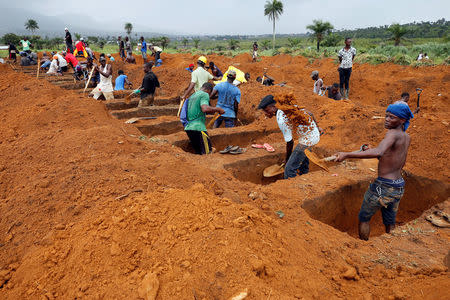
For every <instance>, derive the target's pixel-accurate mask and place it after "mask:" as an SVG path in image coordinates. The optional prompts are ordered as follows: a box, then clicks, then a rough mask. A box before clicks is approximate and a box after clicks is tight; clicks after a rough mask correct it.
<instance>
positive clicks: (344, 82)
mask: <svg viewBox="0 0 450 300" xmlns="http://www.w3.org/2000/svg"><path fill="white" fill-rule="evenodd" d="M350 75H352V68H348V69H343V68H339V87H340V88H341V89H342V88H344V86H345V89H346V90H348V89H349V86H350Z"/></svg>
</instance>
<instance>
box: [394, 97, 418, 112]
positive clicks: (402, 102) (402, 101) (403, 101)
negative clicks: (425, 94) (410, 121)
mask: <svg viewBox="0 0 450 300" xmlns="http://www.w3.org/2000/svg"><path fill="white" fill-rule="evenodd" d="M400 97H401V98H400V100H398V101H395V102H394V104H406V105H408V107H409V103H408V102H409V93H407V92H403V93H402V94H401V95H400ZM419 111H420V107H417V108H416V109H415V110H414V111H413V114H417V113H418V112H419Z"/></svg>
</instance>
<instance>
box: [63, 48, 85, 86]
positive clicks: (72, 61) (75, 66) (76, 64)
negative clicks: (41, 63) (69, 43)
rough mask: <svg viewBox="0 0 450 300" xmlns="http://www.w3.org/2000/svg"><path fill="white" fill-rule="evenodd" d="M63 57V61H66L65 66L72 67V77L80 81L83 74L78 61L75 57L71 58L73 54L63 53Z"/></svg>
mask: <svg viewBox="0 0 450 300" xmlns="http://www.w3.org/2000/svg"><path fill="white" fill-rule="evenodd" d="M63 56H64V59H65V60H66V61H67V64H70V65H72V67H73V75H74V77H75V79H76V80H80V76H81V75H83V73H82V70H81V65H80V63H79V62H78V60H77V59H76V57H75V56H73V54H71V53H66V52H63Z"/></svg>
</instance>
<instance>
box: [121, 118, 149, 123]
mask: <svg viewBox="0 0 450 300" xmlns="http://www.w3.org/2000/svg"><path fill="white" fill-rule="evenodd" d="M155 119H156V117H140V118H131V119H129V120H126V121H125V123H127V124H133V123H136V122H137V121H139V120H155Z"/></svg>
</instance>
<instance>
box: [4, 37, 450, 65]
mask: <svg viewBox="0 0 450 300" xmlns="http://www.w3.org/2000/svg"><path fill="white" fill-rule="evenodd" d="M264 40H268V39H259V40H257V41H258V44H259V46H260V51H259V54H260V56H272V55H276V54H279V53H284V54H289V55H293V56H297V55H301V56H305V57H308V58H311V59H315V58H320V57H331V58H335V57H336V56H337V52H338V51H339V49H341V48H342V45H337V46H333V47H321V48H320V51H319V52H318V51H316V43H315V41H313V40H311V39H308V38H300V39H299V44H298V45H296V46H295V47H291V46H290V43H289V40H288V38H286V37H282V38H279V39H277V42H276V49H275V50H274V51H273V50H272V48H271V45H272V43H271V41H270V40H269V41H270V44H269V46H268V47H267V48H263V47H262V45H263V41H264ZM253 42H254V40H239V46H238V48H237V49H235V50H229V49H228V45H229V43H228V41H224V40H218V41H216V40H201V41H200V43H199V47H198V49H194V48H193V46H192V42H191V43H190V44H188V45H187V46H186V47H185V46H184V45H182V43H181V42H180V41H172V42H171V43H170V44H169V47H168V48H166V49H165V50H164V52H166V53H190V54H193V55H200V54H212V53H216V54H219V55H225V56H236V55H239V54H242V53H250V50H251V48H252V44H253ZM353 46H354V47H355V48H356V49H357V51H358V55H357V57H356V58H355V60H356V62H358V63H370V64H380V63H385V62H392V63H395V64H399V65H412V66H421V65H433V64H447V65H448V64H449V63H450V55H449V53H450V42H448V41H446V40H444V39H438V38H435V39H431V38H427V39H423V38H422V39H412V40H407V41H405V44H404V45H401V46H398V47H396V46H394V45H393V42H392V41H388V40H382V39H355V40H354V41H353ZM64 47H65V46H64V44H60V45H59V46H58V47H57V49H53V50H58V51H60V50H63V49H64ZM135 47H136V46H134V49H135ZM91 49H92V50H94V51H96V52H102V53H117V52H118V46H117V45H116V44H115V43H108V44H106V45H105V46H104V47H103V48H102V49H101V48H100V47H98V45H95V44H91ZM39 51H52V50H51V49H42V50H39ZM419 52H424V53H425V52H426V53H428V56H429V57H430V59H431V61H429V62H427V63H417V62H416V57H417V55H418V54H419ZM134 53H135V54H140V52H139V51H134ZM0 56H2V57H5V56H7V51H5V50H0Z"/></svg>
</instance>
